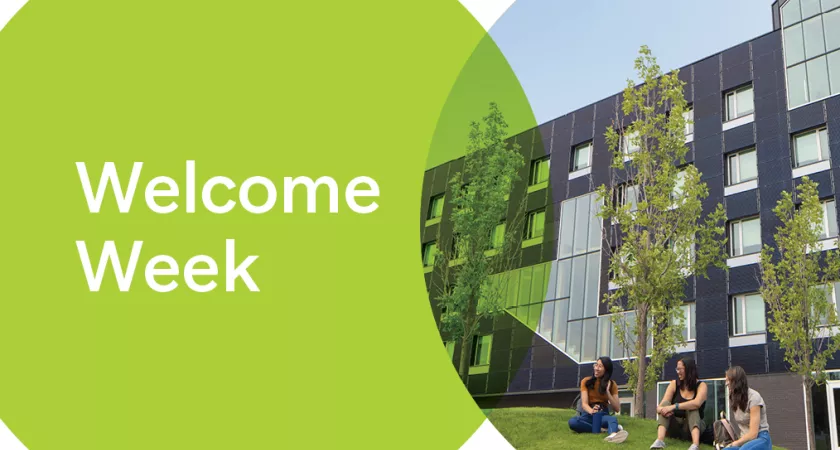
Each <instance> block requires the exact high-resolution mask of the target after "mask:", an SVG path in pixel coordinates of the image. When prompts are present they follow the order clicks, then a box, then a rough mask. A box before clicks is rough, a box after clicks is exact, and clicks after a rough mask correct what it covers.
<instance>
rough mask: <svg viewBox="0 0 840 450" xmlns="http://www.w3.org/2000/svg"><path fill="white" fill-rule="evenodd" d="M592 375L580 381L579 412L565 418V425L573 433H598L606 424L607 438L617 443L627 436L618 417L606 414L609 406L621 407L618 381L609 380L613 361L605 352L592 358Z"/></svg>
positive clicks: (608, 440) (615, 409)
mask: <svg viewBox="0 0 840 450" xmlns="http://www.w3.org/2000/svg"><path fill="white" fill-rule="evenodd" d="M593 372H594V374H593V376H591V377H586V378H584V379H583V380H582V381H581V382H580V409H581V410H582V411H581V412H580V415H579V416H576V417H572V418H571V419H569V428H571V429H572V431H575V432H577V433H600V432H601V428H602V427H605V428H607V432H608V433H609V434H608V435H607V437H606V438H604V440H605V441H607V442H613V443H616V444H620V443H622V442H624V440H625V439H627V432H626V431H624V429H623V428H622V427H621V426H620V425H619V424H618V418H616V417H615V416H611V415H609V408H610V407H612V409H613V411H619V410H620V409H621V402H620V401H619V400H618V385H617V384H616V382H615V381H612V380H611V378H612V372H613V364H612V360H611V359H610V358H608V357H606V356H604V357H601V358H599V359H598V360H597V361H595V365H594V366H593Z"/></svg>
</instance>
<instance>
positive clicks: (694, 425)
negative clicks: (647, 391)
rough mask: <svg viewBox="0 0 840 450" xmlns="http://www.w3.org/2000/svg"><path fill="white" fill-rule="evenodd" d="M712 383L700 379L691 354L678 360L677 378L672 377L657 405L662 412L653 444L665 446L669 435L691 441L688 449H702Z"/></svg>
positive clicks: (657, 446)
mask: <svg viewBox="0 0 840 450" xmlns="http://www.w3.org/2000/svg"><path fill="white" fill-rule="evenodd" d="M707 395H708V387H707V386H706V383H704V382H702V381H700V380H698V379H697V365H696V364H695V363H694V360H693V359H691V358H683V359H681V360H679V361H677V379H676V380H671V382H670V383H669V384H668V388H667V389H666V390H665V395H663V396H662V401H661V402H660V403H659V406H658V407H657V408H656V413H657V414H658V415H659V419H658V422H659V427H658V428H657V434H658V435H657V438H656V441H654V443H653V445H651V446H650V448H665V437H666V436H667V437H670V438H674V439H681V440H683V441H691V444H692V445H691V447H689V448H688V450H699V449H700V435H701V434H703V430H705V429H706V424H705V423H704V422H703V416H704V414H703V410H704V409H705V408H706V396H707Z"/></svg>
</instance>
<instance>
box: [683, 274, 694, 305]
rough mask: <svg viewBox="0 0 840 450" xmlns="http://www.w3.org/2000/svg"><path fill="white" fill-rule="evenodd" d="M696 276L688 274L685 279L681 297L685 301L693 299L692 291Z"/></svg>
mask: <svg viewBox="0 0 840 450" xmlns="http://www.w3.org/2000/svg"><path fill="white" fill-rule="evenodd" d="M695 281H696V277H694V276H690V277H687V278H686V279H685V285H684V286H683V299H684V300H685V301H687V302H689V301H691V300H694V297H695V293H694V286H695Z"/></svg>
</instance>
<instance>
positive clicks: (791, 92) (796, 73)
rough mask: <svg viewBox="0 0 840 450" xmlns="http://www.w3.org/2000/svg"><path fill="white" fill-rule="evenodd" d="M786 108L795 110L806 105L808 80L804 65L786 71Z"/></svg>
mask: <svg viewBox="0 0 840 450" xmlns="http://www.w3.org/2000/svg"><path fill="white" fill-rule="evenodd" d="M787 81H788V106H789V107H790V108H795V107H797V106H800V105H804V104H805V103H808V78H807V76H806V73H805V64H800V65H798V66H793V67H791V68H789V69H788V70H787Z"/></svg>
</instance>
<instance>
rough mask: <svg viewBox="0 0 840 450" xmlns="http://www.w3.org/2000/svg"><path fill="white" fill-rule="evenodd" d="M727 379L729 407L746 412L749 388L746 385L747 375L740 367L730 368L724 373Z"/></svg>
mask: <svg viewBox="0 0 840 450" xmlns="http://www.w3.org/2000/svg"><path fill="white" fill-rule="evenodd" d="M726 377H727V378H729V405H730V406H731V407H732V408H733V410H738V409H740V410H741V411H744V412H746V411H747V404H748V401H747V400H748V396H749V393H750V386H749V384H747V373H746V372H744V369H742V368H741V366H732V367H730V368H729V370H727V371H726Z"/></svg>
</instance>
